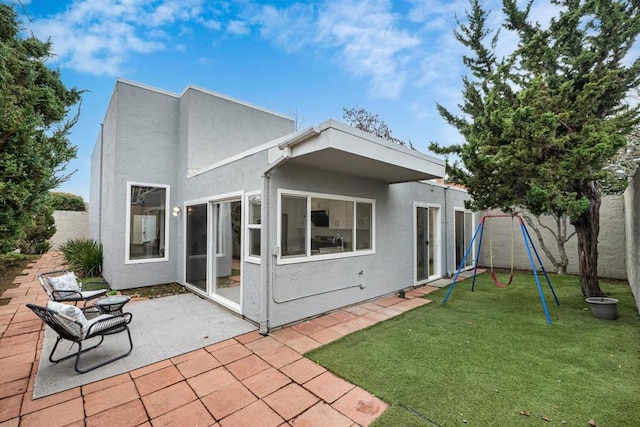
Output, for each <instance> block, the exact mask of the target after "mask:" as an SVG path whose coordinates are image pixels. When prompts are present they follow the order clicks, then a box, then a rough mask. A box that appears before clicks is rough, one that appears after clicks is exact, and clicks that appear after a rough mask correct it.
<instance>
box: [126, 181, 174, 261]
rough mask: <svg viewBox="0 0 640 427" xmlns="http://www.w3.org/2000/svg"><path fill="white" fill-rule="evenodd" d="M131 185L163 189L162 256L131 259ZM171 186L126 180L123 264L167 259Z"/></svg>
mask: <svg viewBox="0 0 640 427" xmlns="http://www.w3.org/2000/svg"><path fill="white" fill-rule="evenodd" d="M132 187H154V188H158V189H164V190H165V201H164V256H163V257H156V258H134V259H131V226H132V224H131V189H132ZM170 201H171V188H170V185H168V184H156V183H148V182H137V181H127V197H126V209H125V239H124V240H125V250H124V262H125V264H147V263H154V262H166V261H169V245H170V240H171V239H169V222H170V221H169V218H171V212H170V209H169V207H170V206H171V203H170Z"/></svg>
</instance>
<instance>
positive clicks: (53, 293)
mask: <svg viewBox="0 0 640 427" xmlns="http://www.w3.org/2000/svg"><path fill="white" fill-rule="evenodd" d="M68 273H72V274H73V272H72V271H69V270H55V271H48V272H46V273H40V274H38V280H39V281H40V285H42V289H44V291H45V292H46V294H47V296H48V297H49V299H50V300H52V301H58V302H73V303H74V305H77V304H78V302H80V301H84V304H83V305H84V306H85V307H86V306H87V303H88V302H89V301H91V300H94V299H96V298H101V297H103V296H105V295H106V294H107V292H109V289H110V288H109V284H108V283H107V282H98V283H104V284H106V285H107V288H106V289H101V290H98V291H83V290H82V282H81V281H80V279H78V278H77V277H76V280H77V282H78V287H79V288H80V291H79V292H76V291H57V290H54V289H53V287H52V286H51V283H50V282H49V278H50V277H57V276H62V275H65V274H68ZM74 275H75V274H74Z"/></svg>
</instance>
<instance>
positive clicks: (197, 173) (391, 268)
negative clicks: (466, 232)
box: [91, 81, 467, 327]
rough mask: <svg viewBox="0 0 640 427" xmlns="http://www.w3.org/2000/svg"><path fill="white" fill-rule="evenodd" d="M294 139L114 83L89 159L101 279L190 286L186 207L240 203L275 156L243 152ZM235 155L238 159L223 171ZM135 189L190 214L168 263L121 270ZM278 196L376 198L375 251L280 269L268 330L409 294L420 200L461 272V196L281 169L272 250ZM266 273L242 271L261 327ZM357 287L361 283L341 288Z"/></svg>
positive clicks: (195, 97) (269, 118)
mask: <svg viewBox="0 0 640 427" xmlns="http://www.w3.org/2000/svg"><path fill="white" fill-rule="evenodd" d="M293 131H294V122H293V121H292V120H291V119H288V118H286V117H284V116H280V115H278V114H273V113H270V112H268V111H265V110H262V109H260V108H255V107H253V106H250V105H247V104H243V103H241V102H240V103H234V102H232V101H230V100H229V99H226V98H224V97H222V98H218V97H217V95H215V94H212V93H207V92H202V91H200V90H199V89H196V88H189V89H187V90H186V91H185V92H184V93H183V94H182V95H176V94H171V93H167V92H163V91H159V90H155V89H153V88H147V87H144V86H142V85H138V84H134V83H131V82H125V81H118V83H117V84H116V88H115V90H114V95H113V97H112V99H111V102H110V104H109V109H108V111H107V114H106V116H105V120H104V125H103V128H102V133H101V134H100V135H99V137H98V142H97V143H96V149H95V150H94V154H93V156H92V168H93V169H96V170H95V171H94V170H93V169H92V179H96V175H97V176H98V177H99V178H100V182H101V185H96V184H94V183H92V187H91V188H92V193H91V204H92V205H95V206H98V207H99V209H97V210H96V211H95V212H99V213H101V216H100V218H99V220H98V219H97V218H94V217H93V215H94V213H93V211H92V213H91V215H92V221H91V229H92V236H93V235H94V234H95V235H96V237H97V236H100V239H101V240H102V242H103V246H104V251H105V268H104V276H105V278H106V279H107V280H108V281H109V282H110V283H111V285H112V286H113V287H114V288H115V289H124V288H131V287H136V286H146V285H154V284H158V283H167V282H172V281H177V282H180V283H184V282H185V277H184V276H185V259H184V258H185V257H184V253H185V248H184V245H185V237H184V233H185V221H186V209H184V208H185V206H186V204H192V203H206V202H209V201H213V200H221V199H223V198H229V197H232V198H234V199H235V198H242V201H243V203H245V201H246V199H245V197H244V196H245V194H246V193H247V192H256V191H257V192H260V191H261V190H262V189H263V185H264V182H265V179H264V178H263V177H262V175H263V173H264V171H265V169H266V167H267V165H268V159H267V157H268V154H267V151H266V148H265V149H264V150H262V151H257V152H251V153H248V154H247V153H245V154H246V155H244V157H237V156H238V153H240V152H243V151H244V150H247V149H251V148H253V147H257V146H261V145H262V144H265V143H267V142H269V141H272V140H273V139H274V138H276V137H280V136H284V135H288V134H291V133H292V132H293ZM230 156H236V157H234V159H233V161H231V162H230V163H224V162H223V163H221V164H216V162H220V161H224V160H226V159H229V157H230ZM99 164H101V165H102V166H101V168H98V166H99ZM198 168H205V169H204V170H202V169H200V170H198ZM128 182H138V183H148V184H162V185H168V186H169V188H170V194H171V198H170V200H169V201H168V205H169V207H170V208H172V207H173V206H178V207H181V208H182V209H183V211H182V214H180V215H178V216H177V217H174V216H172V215H169V217H168V218H167V220H168V221H169V235H168V238H167V240H168V242H169V252H168V253H169V260H168V261H162V262H149V263H137V264H127V263H125V242H126V236H125V230H126V221H127V218H126V212H127V206H126V195H127V194H126V193H127V183H128ZM278 189H287V190H299V191H306V192H314V193H323V194H328V195H342V196H351V197H358V198H367V199H374V200H375V209H376V211H375V216H376V242H377V243H376V244H377V246H376V253H375V254H372V255H365V256H358V257H349V258H342V259H331V260H328V259H325V260H312V261H311V262H305V263H300V264H289V265H284V264H283V265H274V266H273V267H274V268H273V270H272V271H270V272H269V274H272V277H273V279H274V280H273V288H269V289H268V290H267V295H268V297H267V300H268V307H269V311H268V316H269V326H270V327H277V326H281V325H285V324H288V323H291V322H295V321H299V320H301V319H303V318H306V317H309V316H313V315H317V314H321V313H324V312H326V311H329V310H334V309H337V308H340V307H343V306H345V305H349V304H353V303H356V302H360V301H363V300H367V299H371V298H375V297H378V296H381V295H386V294H390V293H393V292H396V291H398V290H399V289H403V288H406V287H409V286H412V285H414V284H415V277H414V274H415V270H414V268H415V265H414V264H415V252H414V251H415V249H414V246H415V240H414V238H415V237H414V235H415V230H414V227H415V225H414V216H415V205H416V203H419V204H426V205H429V206H435V207H438V208H439V209H440V211H441V214H440V217H439V224H438V226H439V228H440V236H441V238H440V241H439V242H438V243H437V244H438V249H437V250H438V253H439V254H440V255H439V259H438V261H437V262H438V264H439V275H440V276H447V275H449V274H452V273H454V272H455V269H456V265H455V261H454V249H455V245H454V240H453V235H454V225H453V212H454V209H456V208H458V209H461V208H463V204H464V200H465V199H466V198H467V194H466V192H464V191H461V190H459V189H455V188H448V187H445V186H443V185H439V184H424V183H406V184H392V185H389V184H387V183H385V182H383V181H379V180H377V179H367V178H362V177H356V176H354V175H347V174H343V173H339V172H328V171H326V170H320V169H313V168H309V167H303V166H295V165H290V164H287V163H286V162H285V163H284V164H283V165H282V166H280V167H278V168H276V169H275V170H273V172H272V176H271V178H270V179H269V192H268V200H269V202H268V203H269V212H270V214H269V218H268V221H269V222H268V230H269V233H270V235H269V240H270V241H269V245H270V246H269V253H273V250H274V249H277V248H275V245H276V244H277V243H276V242H277V240H278V239H277V238H278V236H277V230H278V227H277V222H278V211H277V194H278V193H277V192H278ZM97 190H100V191H97ZM263 197H264V195H263ZM263 200H264V199H263ZM264 225H266V223H264V222H263V226H264ZM94 238H95V237H94ZM270 256H271V255H269V257H270ZM263 259H264V258H263ZM270 259H271V258H270ZM261 270H262V266H261V265H259V264H253V263H248V262H245V263H243V265H242V279H243V295H242V298H243V301H242V305H243V307H242V308H243V311H242V314H243V315H244V316H246V317H247V318H248V319H250V320H253V321H256V322H259V321H261V320H263V319H262V317H261V316H262V314H263V305H262V301H263V298H264V296H263V294H262V291H263V290H264V289H263V288H262V285H261V283H263V278H264V276H263V271H261ZM360 272H362V274H360ZM355 283H358V284H359V283H364V284H365V286H364V288H362V289H361V288H359V287H355V288H354V287H351V288H348V289H344V288H345V286H349V285H353V284H355ZM310 294H318V295H314V296H310Z"/></svg>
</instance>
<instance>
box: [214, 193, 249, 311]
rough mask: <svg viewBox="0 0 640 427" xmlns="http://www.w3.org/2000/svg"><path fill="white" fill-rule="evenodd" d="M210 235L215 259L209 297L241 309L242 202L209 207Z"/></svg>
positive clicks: (230, 202)
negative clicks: (210, 216) (220, 299)
mask: <svg viewBox="0 0 640 427" xmlns="http://www.w3.org/2000/svg"><path fill="white" fill-rule="evenodd" d="M211 211H212V221H211V235H212V237H213V241H214V242H215V257H214V259H213V262H212V263H211V270H212V271H211V276H210V277H212V278H215V279H214V280H212V289H211V294H212V296H214V297H218V298H222V299H224V300H227V301H229V302H231V303H233V304H234V305H237V306H238V307H239V306H240V302H241V298H240V296H241V266H242V262H241V259H242V258H241V254H242V245H241V242H242V202H241V201H240V200H237V201H235V200H234V201H224V202H214V203H211Z"/></svg>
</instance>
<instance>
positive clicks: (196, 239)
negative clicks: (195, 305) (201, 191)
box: [186, 204, 209, 292]
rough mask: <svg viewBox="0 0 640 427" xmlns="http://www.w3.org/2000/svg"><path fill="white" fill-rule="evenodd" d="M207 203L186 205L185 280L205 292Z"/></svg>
mask: <svg viewBox="0 0 640 427" xmlns="http://www.w3.org/2000/svg"><path fill="white" fill-rule="evenodd" d="M207 217H208V214H207V205H206V204H201V205H193V206H188V207H187V236H186V237H187V238H186V244H187V247H186V281H187V283H188V284H190V285H192V286H195V287H196V288H198V289H199V290H201V291H202V292H207V263H208V258H209V257H208V246H209V245H208V244H207Z"/></svg>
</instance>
